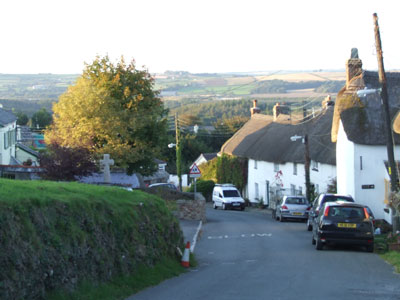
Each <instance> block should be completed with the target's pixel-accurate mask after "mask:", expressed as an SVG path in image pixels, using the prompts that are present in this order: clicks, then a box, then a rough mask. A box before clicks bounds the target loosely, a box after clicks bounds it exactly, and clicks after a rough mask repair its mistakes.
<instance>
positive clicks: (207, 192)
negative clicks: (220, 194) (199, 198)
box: [190, 180, 215, 201]
mask: <svg viewBox="0 0 400 300" xmlns="http://www.w3.org/2000/svg"><path fill="white" fill-rule="evenodd" d="M214 185H215V183H214V181H212V180H198V181H197V183H196V190H197V192H200V193H202V194H203V196H204V198H206V201H211V199H212V191H213V189H214ZM190 192H194V184H192V185H191V187H190Z"/></svg>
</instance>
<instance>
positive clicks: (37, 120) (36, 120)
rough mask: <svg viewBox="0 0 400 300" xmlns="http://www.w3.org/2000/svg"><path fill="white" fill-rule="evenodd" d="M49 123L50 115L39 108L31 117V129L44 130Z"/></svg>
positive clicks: (50, 120)
mask: <svg viewBox="0 0 400 300" xmlns="http://www.w3.org/2000/svg"><path fill="white" fill-rule="evenodd" d="M51 122H52V117H51V114H50V113H49V112H48V111H47V110H46V109H45V108H41V109H40V110H39V111H37V112H35V113H34V114H33V116H32V127H35V128H45V127H47V126H49V125H50V124H51Z"/></svg>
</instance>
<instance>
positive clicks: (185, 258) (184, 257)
mask: <svg viewBox="0 0 400 300" xmlns="http://www.w3.org/2000/svg"><path fill="white" fill-rule="evenodd" d="M189 253H190V242H187V243H186V247H185V251H184V252H183V255H182V261H181V265H182V266H183V267H185V268H189Z"/></svg>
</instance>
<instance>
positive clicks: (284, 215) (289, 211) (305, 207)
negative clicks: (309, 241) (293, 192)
mask: <svg viewBox="0 0 400 300" xmlns="http://www.w3.org/2000/svg"><path fill="white" fill-rule="evenodd" d="M309 210H310V204H309V203H308V201H307V199H306V197H304V196H283V198H282V200H281V201H279V202H278V205H277V207H276V220H279V221H281V222H283V221H284V220H285V219H298V220H299V219H300V220H304V221H306V220H307V219H308V211H309Z"/></svg>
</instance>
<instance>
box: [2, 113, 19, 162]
mask: <svg viewBox="0 0 400 300" xmlns="http://www.w3.org/2000/svg"><path fill="white" fill-rule="evenodd" d="M16 128H17V117H16V116H15V115H14V114H13V113H11V112H8V111H6V110H4V109H2V108H0V165H12V164H15V163H13V160H14V157H15V144H16Z"/></svg>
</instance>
